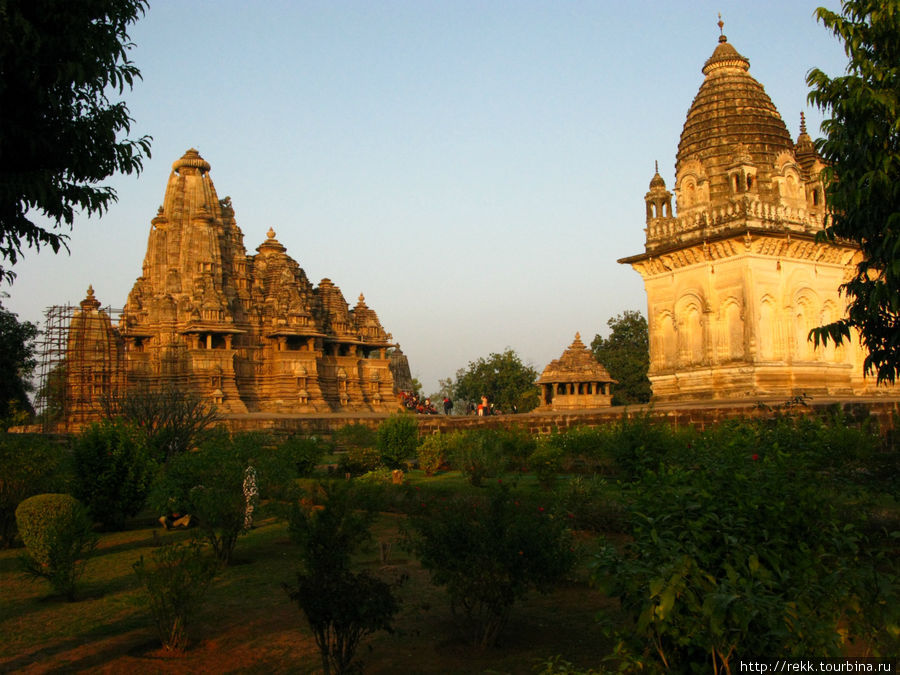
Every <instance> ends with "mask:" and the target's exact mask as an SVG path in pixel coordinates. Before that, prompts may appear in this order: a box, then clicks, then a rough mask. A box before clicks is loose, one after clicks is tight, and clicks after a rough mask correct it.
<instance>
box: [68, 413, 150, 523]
mask: <svg viewBox="0 0 900 675" xmlns="http://www.w3.org/2000/svg"><path fill="white" fill-rule="evenodd" d="M73 458H74V464H75V496H76V497H78V499H80V500H81V501H82V502H84V504H85V505H86V506H87V508H88V511H89V512H90V514H91V517H92V518H93V519H94V520H95V521H96V522H98V523H100V524H101V525H102V526H103V527H104V528H105V529H121V528H122V527H123V526H124V524H125V519H126V518H130V517H131V516H134V515H135V514H136V513H137V512H138V511H140V510H141V508H143V506H144V502H145V501H146V499H147V493H148V492H149V490H150V485H151V483H152V481H153V477H154V475H155V473H156V463H155V462H154V461H153V460H151V459H150V456H149V453H148V450H147V446H146V441H145V439H143V438H142V437H141V436H140V435H139V434H138V433H137V431H136V430H135V429H134V428H133V427H131V426H130V425H127V424H124V423H122V422H116V421H106V422H102V423H100V424H92V425H91V426H90V427H88V428H87V429H86V430H85V431H84V433H82V434H81V436H79V437H78V438H76V439H75V443H74V447H73Z"/></svg>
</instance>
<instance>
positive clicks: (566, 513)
mask: <svg viewBox="0 0 900 675" xmlns="http://www.w3.org/2000/svg"><path fill="white" fill-rule="evenodd" d="M609 491H610V489H609V485H608V484H607V482H606V481H605V480H604V479H603V478H600V477H599V476H575V477H574V478H572V480H570V481H568V482H566V483H564V484H563V485H561V486H560V487H559V488H558V489H557V491H556V507H557V509H558V511H559V514H560V516H561V517H565V518H568V519H569V521H570V524H571V527H572V528H573V529H576V530H593V531H594V532H621V531H622V530H623V528H624V527H625V513H624V510H623V508H622V506H621V505H620V504H618V503H616V502H615V501H611V500H610V499H609V497H608V495H609Z"/></svg>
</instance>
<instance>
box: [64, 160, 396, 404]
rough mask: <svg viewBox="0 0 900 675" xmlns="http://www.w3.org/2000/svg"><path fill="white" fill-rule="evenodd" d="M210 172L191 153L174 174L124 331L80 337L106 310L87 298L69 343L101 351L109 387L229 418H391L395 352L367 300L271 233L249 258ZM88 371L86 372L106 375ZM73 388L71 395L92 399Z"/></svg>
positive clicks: (95, 328) (74, 384)
mask: <svg viewBox="0 0 900 675" xmlns="http://www.w3.org/2000/svg"><path fill="white" fill-rule="evenodd" d="M209 171H210V165H209V162H207V161H206V160H205V159H203V158H202V157H201V156H200V154H199V153H198V152H197V151H196V150H193V149H192V150H188V151H187V152H186V153H185V154H184V156H183V157H181V159H178V160H177V161H176V162H175V163H174V164H173V165H172V173H171V175H170V176H169V182H168V185H167V187H166V194H165V199H164V201H163V205H162V206H161V207H160V208H159V211H158V212H157V214H156V216H155V217H154V218H153V220H152V221H151V228H150V235H149V239H148V242H147V253H146V256H145V257H144V263H143V270H142V273H141V276H140V277H138V279H137V281H135V283H134V287H133V288H132V289H131V293H129V295H128V301H127V303H126V304H125V307H124V309H123V311H122V315H121V319H120V321H119V325H118V327H113V326H112V325H111V324H110V323H109V320H108V319H107V321H106V323H105V324H103V323H102V322H99V321H94V322H91V324H90V325H91V326H92V328H91V333H90V335H88V336H82V335H81V334H82V333H83V332H84V330H83V328H82V326H87V325H88V322H87V320H86V319H85V318H84V317H87V316H88V315H89V314H90V313H91V312H93V313H95V314H96V311H97V310H96V308H97V307H99V302H97V301H96V300H95V299H94V298H93V291H89V297H88V298H87V299H86V300H85V302H83V303H82V312H81V313H79V314H78V315H77V317H76V319H77V320H73V322H72V325H71V326H70V343H71V344H72V345H81V343H82V342H84V341H85V340H86V339H90V340H91V341H92V344H94V343H96V344H102V345H103V353H102V354H101V351H100V350H99V349H98V350H96V353H97V354H98V355H100V356H103V359H101V360H105V361H106V362H108V363H105V365H104V368H106V371H109V372H110V373H111V374H110V375H109V376H108V377H109V378H111V381H115V382H117V383H121V386H122V388H124V390H126V391H127V390H129V389H130V390H134V389H142V388H146V389H151V390H152V389H159V388H165V387H171V388H177V389H179V390H181V391H186V392H191V393H194V394H196V395H199V396H201V397H203V398H205V399H206V400H208V401H210V402H212V403H214V404H215V405H216V406H217V407H218V408H219V410H221V411H222V412H226V413H246V412H257V411H259V412H300V413H312V412H316V413H320V412H334V411H384V412H387V411H392V410H394V409H395V408H396V399H395V396H394V381H393V375H392V372H391V354H390V351H391V349H392V348H393V347H394V346H395V345H394V343H393V338H392V337H391V335H390V334H389V333H387V332H386V331H385V330H384V328H383V327H382V325H381V322H380V321H379V319H378V315H377V314H376V313H375V312H374V311H373V310H372V309H370V308H369V307H368V306H367V305H366V303H365V300H364V298H363V296H362V295H360V296H359V301H358V303H357V304H356V306H355V307H353V308H352V309H351V308H350V307H349V305H348V304H347V302H346V300H345V299H344V296H343V294H342V293H341V290H340V289H339V288H338V287H337V286H336V285H334V284H333V283H332V282H331V281H330V280H329V279H323V280H322V281H321V282H320V283H319V285H318V286H317V287H314V286H313V284H311V283H310V281H309V280H308V279H307V277H306V273H305V272H304V271H303V269H301V268H300V266H299V265H298V264H297V262H296V261H294V260H293V259H292V258H291V257H290V256H288V255H287V253H286V250H285V247H284V246H283V245H282V244H281V243H279V242H278V240H277V239H276V238H275V232H274V231H272V230H271V229H270V230H269V232H268V236H267V238H266V241H264V242H263V243H262V244H260V245H259V246H258V247H257V249H256V254H255V255H248V254H247V251H246V250H245V248H244V243H243V233H242V232H241V230H240V228H239V227H238V226H237V223H236V222H235V217H234V210H233V208H232V206H231V200H230V198H228V197H226V198H225V199H219V197H218V195H217V194H216V190H215V187H214V186H213V183H212V180H211V179H210V176H209ZM91 316H92V315H91ZM103 330H105V331H106V332H107V333H109V335H108V336H101V335H99V332H103ZM82 351H84V350H78V353H81V352H82ZM92 353H93V352H92ZM98 358H99V356H98ZM90 365H91V368H90V369H86V368H81V371H84V372H87V371H88V370H91V371H97V372H99V371H98V368H99V367H100V366H99V365H98V364H93V363H92V364H90ZM106 371H104V372H106ZM78 372H80V371H78ZM77 377H78V374H77V372H76V371H75V370H72V372H71V373H70V375H69V378H70V379H73V378H74V379H77ZM74 379H73V381H71V382H69V388H70V389H71V390H72V391H78V392H82V391H85V390H87V387H86V386H85V384H86V383H83V382H78V381H75V380H74ZM82 398H85V397H84V396H82ZM94 403H95V402H94ZM91 408H93V409H94V410H95V417H96V415H98V414H99V409H97V408H96V406H95V405H93V404H92V402H91V401H88V400H85V401H84V402H83V405H81V408H80V410H81V412H82V415H81V416H82V417H83V418H85V419H86V420H87V419H88V418H89V417H90V415H89V414H87V413H88V409H91ZM82 409H83V410H82ZM85 415H87V417H86V416H85Z"/></svg>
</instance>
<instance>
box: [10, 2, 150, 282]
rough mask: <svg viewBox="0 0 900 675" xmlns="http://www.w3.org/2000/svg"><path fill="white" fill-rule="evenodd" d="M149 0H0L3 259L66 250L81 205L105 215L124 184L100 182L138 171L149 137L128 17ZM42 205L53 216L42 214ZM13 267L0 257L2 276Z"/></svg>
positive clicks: (13, 260)
mask: <svg viewBox="0 0 900 675" xmlns="http://www.w3.org/2000/svg"><path fill="white" fill-rule="evenodd" d="M146 7H147V0H93V1H92V2H69V1H68V0H42V2H33V0H0V99H2V100H3V105H2V106H0V260H2V261H3V262H4V264H5V263H8V264H9V265H14V264H15V263H16V261H17V260H18V258H19V257H20V256H21V255H22V244H23V243H24V244H27V245H28V247H34V248H35V249H40V247H41V246H50V247H51V248H52V249H53V251H54V252H58V251H59V249H60V248H61V247H65V245H66V243H65V242H66V239H67V237H66V235H64V234H60V233H58V232H55V231H52V230H57V229H59V228H60V227H61V226H62V225H66V226H68V227H69V228H71V227H72V224H73V222H74V220H75V214H76V212H77V211H81V212H83V213H85V214H87V215H88V216H90V215H93V214H95V213H96V214H98V215H101V214H103V212H104V211H106V210H107V209H108V208H109V205H110V202H114V201H115V200H116V192H115V190H114V189H113V188H111V187H108V186H100V185H98V183H99V182H100V181H102V180H105V179H106V178H108V177H109V176H111V175H113V174H114V173H116V172H121V173H127V174H131V173H140V171H141V169H142V168H143V164H142V160H143V156H142V155H143V154H146V155H147V157H149V156H150V140H151V139H150V137H149V136H142V137H141V138H138V139H136V140H131V139H128V138H120V134H121V133H125V134H127V133H128V132H129V131H130V130H131V123H132V122H133V120H132V118H131V117H130V116H129V112H128V108H127V107H126V106H125V103H124V102H122V101H119V102H117V103H112V102H110V100H109V98H108V96H109V95H110V94H112V93H114V92H115V91H116V90H118V93H119V94H120V95H121V94H122V92H123V91H124V89H125V88H126V87H127V88H129V89H130V88H131V87H132V86H133V84H134V80H135V78H139V77H140V71H139V70H138V69H137V68H136V67H135V66H134V64H133V63H132V62H131V61H130V60H129V59H128V51H129V50H130V49H131V48H132V47H133V44H132V43H131V42H129V37H128V33H127V28H128V26H129V25H130V24H131V23H133V22H134V21H136V20H137V19H138V17H139V16H141V15H143V14H144V12H145V10H146ZM37 215H41V216H44V217H46V218H48V219H49V220H50V221H51V224H50V225H49V227H48V226H45V225H43V224H39V223H38V222H36V220H35V216H37ZM14 277H15V274H14V273H13V272H12V271H11V270H10V269H8V267H7V268H4V267H0V280H2V279H6V280H9V281H12V279H13V278H14Z"/></svg>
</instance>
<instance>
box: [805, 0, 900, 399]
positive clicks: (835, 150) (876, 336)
mask: <svg viewBox="0 0 900 675" xmlns="http://www.w3.org/2000/svg"><path fill="white" fill-rule="evenodd" d="M816 16H817V17H818V20H819V21H821V22H822V23H823V24H824V25H825V27H826V28H828V29H829V30H831V31H832V32H833V33H834V34H835V35H836V36H837V37H839V38H840V39H841V40H843V42H844V51H845V52H846V53H847V56H848V57H849V60H850V62H849V64H848V66H847V73H846V74H845V75H843V76H840V77H833V78H832V77H829V76H828V75H826V74H825V73H823V72H822V71H821V70H818V69H813V70H811V71H810V72H809V74H808V75H807V78H806V79H807V83H808V84H809V86H810V87H811V91H810V93H809V100H810V102H812V103H814V104H815V105H817V106H818V107H819V108H821V109H822V110H823V111H824V112H825V114H826V119H825V120H824V121H823V122H822V132H823V133H824V134H825V137H824V138H823V139H820V140H818V141H817V142H816V146H817V148H818V150H819V153H820V154H821V156H822V158H823V159H824V160H825V161H826V162H827V163H828V165H829V166H828V168H827V169H826V170H825V174H824V178H825V182H826V192H825V195H826V203H827V204H828V206H829V207H830V215H831V220H830V223H829V225H828V227H827V228H826V229H825V231H824V233H823V234H822V237H823V238H824V239H829V240H834V239H847V240H850V241H853V242H856V243H857V244H859V246H860V248H861V250H862V253H863V256H864V258H863V260H862V262H860V263H859V264H858V265H857V266H856V270H855V271H854V274H853V276H852V278H851V279H850V280H849V281H847V282H846V283H845V284H843V285H842V286H841V290H842V291H843V292H844V294H846V296H847V299H848V302H849V306H848V308H847V314H846V316H845V317H843V318H841V319H839V320H838V321H835V322H834V323H831V324H828V325H826V326H822V327H820V328H816V329H813V330H812V331H811V332H810V338H811V339H813V340H814V341H815V343H816V345H818V344H819V343H820V342H822V343H825V344H827V342H828V341H829V340H834V341H835V342H836V343H838V344H840V343H841V342H843V341H845V340H849V339H850V335H851V329H856V330H857V331H858V332H859V334H860V336H861V339H862V343H863V345H864V346H865V348H866V350H867V351H868V355H867V356H866V360H865V371H866V373H867V374H871V373H875V374H876V375H877V377H878V381H879V382H883V381H888V382H893V381H894V380H895V379H896V378H897V376H898V375H900V0H844V2H842V3H841V13H840V14H837V13H835V12H831V11H829V10H827V9H824V8H819V9H818V10H817V11H816Z"/></svg>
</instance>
